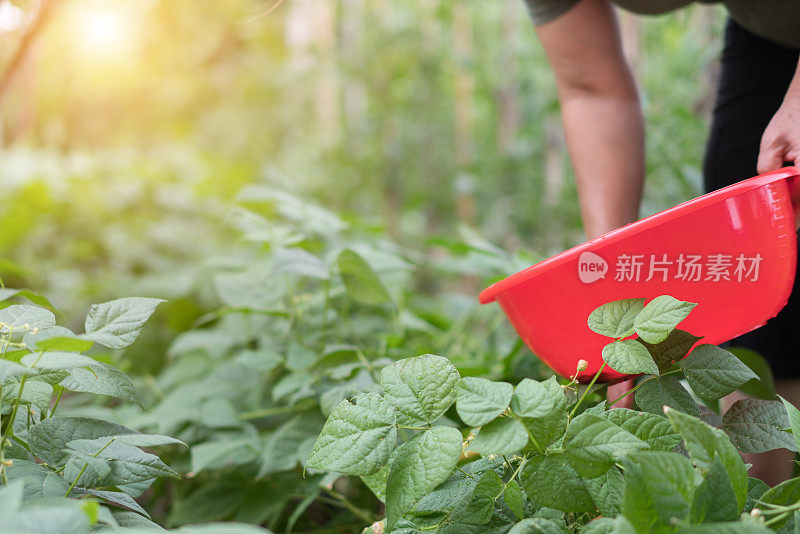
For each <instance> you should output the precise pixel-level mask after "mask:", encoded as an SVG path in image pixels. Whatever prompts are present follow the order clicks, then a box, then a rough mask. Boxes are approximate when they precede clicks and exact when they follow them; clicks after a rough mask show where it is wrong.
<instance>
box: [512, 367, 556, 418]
mask: <svg viewBox="0 0 800 534" xmlns="http://www.w3.org/2000/svg"><path fill="white" fill-rule="evenodd" d="M566 407H567V401H566V399H565V398H564V392H563V391H562V390H561V387H560V386H559V385H558V382H557V381H556V377H554V376H553V377H550V378H549V379H547V380H545V381H544V382H537V381H535V380H531V379H530V378H525V379H524V380H522V382H520V383H519V384H517V387H516V388H515V389H514V396H513V397H512V398H511V409H512V410H513V411H514V413H515V414H517V415H520V416H522V417H532V418H534V419H537V418H541V417H546V416H547V415H549V414H551V413H553V412H560V411H564V410H565V409H566Z"/></svg>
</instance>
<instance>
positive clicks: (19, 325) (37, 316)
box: [0, 304, 56, 333]
mask: <svg viewBox="0 0 800 534" xmlns="http://www.w3.org/2000/svg"><path fill="white" fill-rule="evenodd" d="M0 323H2V324H0V333H7V332H13V331H22V330H25V331H31V330H36V329H38V330H47V329H48V328H52V327H53V326H54V325H55V324H56V316H55V315H53V312H51V311H50V310H45V309H44V308H40V307H38V306H29V305H27V304H14V305H12V306H9V307H8V308H3V309H2V310H0Z"/></svg>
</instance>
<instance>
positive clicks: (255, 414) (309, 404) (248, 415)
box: [239, 399, 317, 421]
mask: <svg viewBox="0 0 800 534" xmlns="http://www.w3.org/2000/svg"><path fill="white" fill-rule="evenodd" d="M316 405H317V403H316V402H315V401H313V400H311V399H306V400H305V401H301V402H298V403H297V404H295V405H293V406H274V407H272V408H263V409H261V410H253V411H251V412H244V413H240V414H239V419H241V420H242V421H247V420H249V419H261V418H263V417H271V416H273V415H284V414H287V413H294V412H304V411H306V410H310V409H311V408H313V407H315V406H316Z"/></svg>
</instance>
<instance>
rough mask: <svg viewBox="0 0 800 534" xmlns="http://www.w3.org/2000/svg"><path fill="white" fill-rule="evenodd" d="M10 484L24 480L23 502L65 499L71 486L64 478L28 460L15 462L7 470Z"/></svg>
mask: <svg viewBox="0 0 800 534" xmlns="http://www.w3.org/2000/svg"><path fill="white" fill-rule="evenodd" d="M5 472H6V475H7V476H8V480H9V482H13V481H15V480H23V481H24V482H25V493H24V496H23V502H24V501H28V500H33V499H44V498H48V497H63V496H64V494H65V493H66V492H67V488H69V486H68V485H67V483H66V482H65V481H64V477H62V476H61V475H58V474H56V473H54V472H53V471H51V470H49V469H47V468H45V467H43V466H41V465H38V464H36V463H34V462H30V461H28V460H14V462H13V463H12V464H11V465H10V466H8V467H7V468H5Z"/></svg>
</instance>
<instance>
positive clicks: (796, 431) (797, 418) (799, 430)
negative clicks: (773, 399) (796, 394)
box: [778, 397, 800, 449]
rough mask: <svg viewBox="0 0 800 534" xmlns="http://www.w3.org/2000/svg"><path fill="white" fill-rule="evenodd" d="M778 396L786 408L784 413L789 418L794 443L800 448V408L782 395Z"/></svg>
mask: <svg viewBox="0 0 800 534" xmlns="http://www.w3.org/2000/svg"><path fill="white" fill-rule="evenodd" d="M778 398H779V399H781V402H782V403H783V406H784V408H786V415H787V416H788V418H789V427H790V428H791V429H792V437H793V438H794V444H795V445H796V446H797V448H798V449H800V410H798V409H797V408H796V407H795V406H794V405H793V404H792V403H791V402H789V401H787V400H786V399H784V398H783V397H778Z"/></svg>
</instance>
